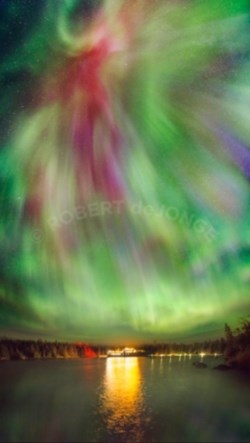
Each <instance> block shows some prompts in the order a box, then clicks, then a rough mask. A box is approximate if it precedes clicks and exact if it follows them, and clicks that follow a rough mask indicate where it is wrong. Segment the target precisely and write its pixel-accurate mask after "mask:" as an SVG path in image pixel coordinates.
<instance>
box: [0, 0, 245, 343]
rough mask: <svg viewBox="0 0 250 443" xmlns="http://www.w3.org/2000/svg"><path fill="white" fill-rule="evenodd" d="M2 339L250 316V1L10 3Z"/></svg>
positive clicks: (141, 334) (144, 335)
mask: <svg viewBox="0 0 250 443" xmlns="http://www.w3.org/2000/svg"><path fill="white" fill-rule="evenodd" d="M0 14H1V24H0V37H1V42H2V44H1V59H0V85H1V103H0V118H1V125H0V210H1V219H0V335H1V336H10V337H22V338H24V337H25V338H46V339H59V340H61V339H62V340H76V339H77V340H79V339H81V340H83V341H87V342H90V343H91V342H93V343H94V342H111V341H113V342H115V341H116V342H124V343H127V342H130V343H132V342H133V343H136V342H140V341H148V340H149V341H151V340H162V341H164V340H165V341H167V340H191V341H192V340H202V339H206V338H209V337H210V338H214V337H219V336H221V334H222V333H223V326H224V323H225V322H228V323H230V324H231V325H232V326H233V327H234V326H236V325H237V323H238V322H239V320H240V318H242V317H244V316H246V315H248V314H249V312H250V299H249V283H250V217H249V216H250V198H249V197H250V194H249V178H250V151H249V140H250V111H249V109H250V107H249V104H250V74H249V72H250V50H249V49H250V43H249V31H250V29H249V27H250V20H249V19H250V15H249V8H248V4H247V2H246V1H244V0H239V1H237V2H231V1H229V0H221V1H220V2H218V1H215V0H203V1H202V2H201V1H198V0H190V1H187V0H182V1H177V0H155V1H152V0H133V1H132V0H103V1H95V0H89V1H86V0H85V1H84V0H60V1H59V0H58V1H55V0H39V1H37V0H8V1H7V0H0Z"/></svg>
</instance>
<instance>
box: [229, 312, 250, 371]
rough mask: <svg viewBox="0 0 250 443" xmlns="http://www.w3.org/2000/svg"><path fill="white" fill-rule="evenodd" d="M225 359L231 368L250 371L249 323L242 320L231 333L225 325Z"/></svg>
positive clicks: (246, 320)
mask: <svg viewBox="0 0 250 443" xmlns="http://www.w3.org/2000/svg"><path fill="white" fill-rule="evenodd" d="M225 337H226V347H225V358H226V360H227V361H228V363H230V365H231V366H233V367H236V368H240V369H247V370H249V371H250V321H249V320H248V319H243V320H242V321H241V324H240V326H239V327H238V328H237V329H236V330H235V331H234V332H233V331H232V330H231V328H230V326H228V325H227V324H225Z"/></svg>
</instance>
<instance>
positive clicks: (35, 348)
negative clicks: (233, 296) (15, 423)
mask: <svg viewBox="0 0 250 443" xmlns="http://www.w3.org/2000/svg"><path fill="white" fill-rule="evenodd" d="M226 347H227V340H225V339H224V338H221V339H217V340H208V341H204V342H196V343H191V344H186V343H157V342H155V343H151V344H145V345H144V346H140V349H142V350H144V354H143V355H148V354H155V353H164V354H181V353H182V354H183V353H186V354H200V353H202V352H204V353H206V354H216V353H217V354H223V353H224V352H225V350H226ZM107 349H108V348H107V346H91V347H90V346H88V345H86V344H83V343H62V342H47V341H42V340H37V341H34V340H29V341H27V340H11V339H2V340H0V360H26V359H60V358H64V359H70V358H72V359H74V358H85V357H96V356H98V355H99V354H106V352H107Z"/></svg>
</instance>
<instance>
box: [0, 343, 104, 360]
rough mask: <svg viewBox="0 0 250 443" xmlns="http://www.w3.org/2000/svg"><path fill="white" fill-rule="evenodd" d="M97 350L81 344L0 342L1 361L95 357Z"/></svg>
mask: <svg viewBox="0 0 250 443" xmlns="http://www.w3.org/2000/svg"><path fill="white" fill-rule="evenodd" d="M96 355H97V349H96V348H95V347H90V346H88V345H86V344H81V343H61V342H46V341H42V340H37V341H26V340H10V339H2V340H1V341H0V360H26V359H60V358H65V359H70V358H84V357H94V356H96Z"/></svg>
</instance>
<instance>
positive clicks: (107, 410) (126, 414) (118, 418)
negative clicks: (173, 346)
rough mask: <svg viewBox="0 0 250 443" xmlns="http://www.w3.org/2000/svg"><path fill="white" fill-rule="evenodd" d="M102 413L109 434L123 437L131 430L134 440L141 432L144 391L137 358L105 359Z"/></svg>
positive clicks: (139, 436) (137, 439)
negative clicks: (132, 430)
mask: <svg viewBox="0 0 250 443" xmlns="http://www.w3.org/2000/svg"><path fill="white" fill-rule="evenodd" d="M102 410H103V412H104V414H105V417H106V426H107V429H108V430H109V432H111V433H115V434H119V435H122V434H124V433H125V432H127V430H128V428H130V429H131V428H133V429H134V431H135V433H134V441H139V440H140V438H141V432H142V429H143V423H142V412H143V389H142V377H141V372H140V366H139V361H138V358H136V357H131V358H130V357H115V358H107V360H106V370H105V376H104V383H103V394H102Z"/></svg>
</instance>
